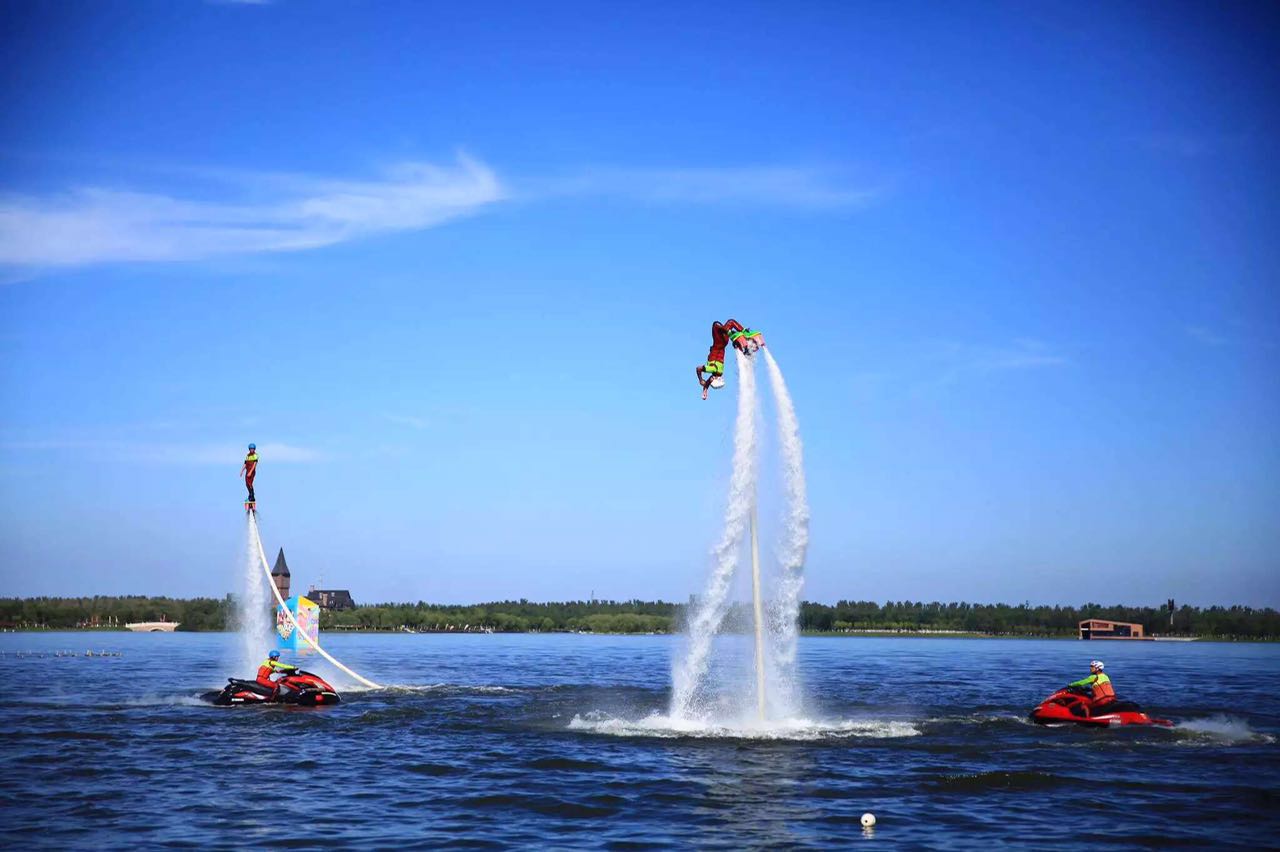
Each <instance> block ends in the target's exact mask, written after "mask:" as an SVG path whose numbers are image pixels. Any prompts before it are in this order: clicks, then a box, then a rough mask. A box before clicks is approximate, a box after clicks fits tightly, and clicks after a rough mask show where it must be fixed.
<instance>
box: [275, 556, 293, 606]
mask: <svg viewBox="0 0 1280 852" xmlns="http://www.w3.org/2000/svg"><path fill="white" fill-rule="evenodd" d="M291 579H292V578H291V577H290V575H289V563H287V562H285V561H284V548H283V547H282V548H280V553H279V554H278V555H277V556H276V564H275V567H274V568H272V569H271V582H273V583H275V584H276V589H278V590H279V591H280V597H281V598H282V599H284V600H288V599H289V584H290V581H291Z"/></svg>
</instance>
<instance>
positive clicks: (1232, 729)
mask: <svg viewBox="0 0 1280 852" xmlns="http://www.w3.org/2000/svg"><path fill="white" fill-rule="evenodd" d="M1174 730H1177V731H1185V732H1187V733H1191V734H1197V735H1199V736H1201V737H1203V738H1206V739H1210V740H1216V741H1218V742H1228V743H1271V742H1275V737H1273V736H1271V735H1270V734H1264V733H1261V732H1259V731H1255V730H1254V729H1253V728H1251V727H1249V723H1248V722H1247V721H1245V720H1244V719H1241V718H1239V717H1238V716H1225V715H1222V714H1219V715H1216V716H1209V717H1207V718H1204V719H1189V720H1187V721H1185V722H1182V723H1180V724H1178V725H1177V726H1175V728H1174Z"/></svg>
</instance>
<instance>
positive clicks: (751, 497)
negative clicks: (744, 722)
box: [671, 351, 758, 719]
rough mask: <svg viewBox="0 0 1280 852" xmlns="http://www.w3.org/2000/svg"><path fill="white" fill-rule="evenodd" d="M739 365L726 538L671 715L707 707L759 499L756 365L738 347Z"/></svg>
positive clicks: (691, 714)
mask: <svg viewBox="0 0 1280 852" xmlns="http://www.w3.org/2000/svg"><path fill="white" fill-rule="evenodd" d="M734 355H735V356H736V358H737V365H738V414H737V421H736V423H735V426H734V435H733V475H732V477H731V478H730V480H729V500H728V505H727V506H726V507H725V515H724V527H723V529H722V531H721V535H720V541H719V542H718V543H717V544H716V546H715V549H714V550H713V551H712V569H711V576H710V578H709V579H708V580H707V587H706V589H705V591H704V592H703V594H702V597H701V598H699V599H698V602H697V606H696V607H695V608H694V610H693V612H692V613H691V614H690V616H689V625H688V629H689V648H688V653H687V654H686V655H685V657H684V659H683V660H682V661H681V662H680V663H678V664H677V666H676V667H675V670H674V671H673V672H672V682H673V685H674V690H673V692H672V696H671V715H672V716H673V717H675V718H678V719H689V718H695V717H697V716H698V715H700V713H701V711H702V710H703V708H702V707H701V706H700V704H701V702H702V696H701V690H702V686H703V683H704V681H705V679H706V676H707V670H708V667H709V665H710V661H711V650H712V643H713V642H714V640H715V635H716V633H717V632H718V631H719V629H720V625H721V624H722V623H723V622H724V617H725V614H726V613H727V612H728V609H729V587H730V584H731V582H732V580H733V575H734V571H735V570H736V569H737V567H738V558H739V554H740V551H741V550H742V541H743V537H744V536H745V535H746V532H747V525H748V522H749V520H750V518H751V510H752V508H753V507H754V506H755V500H756V474H757V467H758V465H757V453H756V379H755V365H754V364H752V362H751V359H750V358H747V357H746V356H745V355H743V354H742V353H741V352H737V351H735V352H734Z"/></svg>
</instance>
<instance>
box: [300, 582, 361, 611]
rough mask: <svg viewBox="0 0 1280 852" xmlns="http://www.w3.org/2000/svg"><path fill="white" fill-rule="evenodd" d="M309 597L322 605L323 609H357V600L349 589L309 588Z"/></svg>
mask: <svg viewBox="0 0 1280 852" xmlns="http://www.w3.org/2000/svg"><path fill="white" fill-rule="evenodd" d="M307 597H308V598H309V599H311V600H313V601H315V602H316V603H317V604H319V605H320V608H321V609H331V610H343V609H355V608H356V602H355V600H354V599H353V598H352V597H351V592H350V591H349V590H347V589H317V588H316V587H315V586H311V587H310V588H308V589H307Z"/></svg>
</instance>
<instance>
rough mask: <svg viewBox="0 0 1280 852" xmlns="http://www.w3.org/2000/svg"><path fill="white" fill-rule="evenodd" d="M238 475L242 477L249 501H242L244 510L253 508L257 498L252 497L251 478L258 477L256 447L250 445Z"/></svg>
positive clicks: (255, 445)
mask: <svg viewBox="0 0 1280 852" xmlns="http://www.w3.org/2000/svg"><path fill="white" fill-rule="evenodd" d="M240 475H241V476H243V477H244V484H245V487H246V488H248V489H249V499H247V500H245V501H244V506H245V508H246V509H252V508H254V504H256V503H257V502H258V501H257V498H256V497H254V496H253V478H254V477H255V476H257V475H258V445H257V444H250V445H249V453H248V455H246V456H245V457H244V466H243V467H241V468H240Z"/></svg>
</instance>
